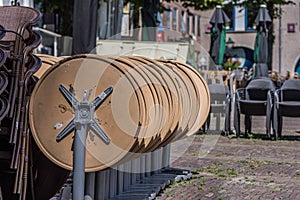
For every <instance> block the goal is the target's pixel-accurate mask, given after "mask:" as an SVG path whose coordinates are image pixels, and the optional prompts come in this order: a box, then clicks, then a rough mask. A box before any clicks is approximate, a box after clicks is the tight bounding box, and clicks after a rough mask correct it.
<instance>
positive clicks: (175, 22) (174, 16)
mask: <svg viewBox="0 0 300 200" xmlns="http://www.w3.org/2000/svg"><path fill="white" fill-rule="evenodd" d="M172 28H173V30H174V31H177V8H174V9H173V26H172Z"/></svg>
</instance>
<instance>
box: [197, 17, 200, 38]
mask: <svg viewBox="0 0 300 200" xmlns="http://www.w3.org/2000/svg"><path fill="white" fill-rule="evenodd" d="M200 20H201V17H200V16H198V21H197V36H201V24H200Z"/></svg>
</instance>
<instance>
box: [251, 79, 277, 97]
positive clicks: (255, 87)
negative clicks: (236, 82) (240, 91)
mask: <svg viewBox="0 0 300 200" xmlns="http://www.w3.org/2000/svg"><path fill="white" fill-rule="evenodd" d="M275 89H276V86H275V84H274V82H273V81H272V80H271V79H270V78H257V79H253V80H251V81H250V83H249V84H248V85H247V87H246V98H247V99H250V100H260V101H261V100H267V98H268V91H269V90H272V91H275Z"/></svg>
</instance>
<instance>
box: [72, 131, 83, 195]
mask: <svg viewBox="0 0 300 200" xmlns="http://www.w3.org/2000/svg"><path fill="white" fill-rule="evenodd" d="M85 139H86V126H80V127H76V131H75V139H74V170H73V171H74V175H73V195H72V199H73V200H82V199H84V185H85V182H84V178H85V174H84V168H85Z"/></svg>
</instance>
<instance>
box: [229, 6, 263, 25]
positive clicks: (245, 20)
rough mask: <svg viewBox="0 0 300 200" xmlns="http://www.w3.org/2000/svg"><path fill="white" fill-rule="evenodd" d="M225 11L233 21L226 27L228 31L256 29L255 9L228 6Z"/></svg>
mask: <svg viewBox="0 0 300 200" xmlns="http://www.w3.org/2000/svg"><path fill="white" fill-rule="evenodd" d="M223 10H224V11H225V13H226V15H227V16H228V17H229V19H230V20H231V21H230V23H229V24H227V26H226V27H227V30H233V31H245V30H254V29H255V23H254V21H255V17H256V15H257V12H256V11H255V10H254V9H250V8H245V7H242V6H234V5H232V4H227V5H226V6H225V8H224V9H223Z"/></svg>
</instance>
